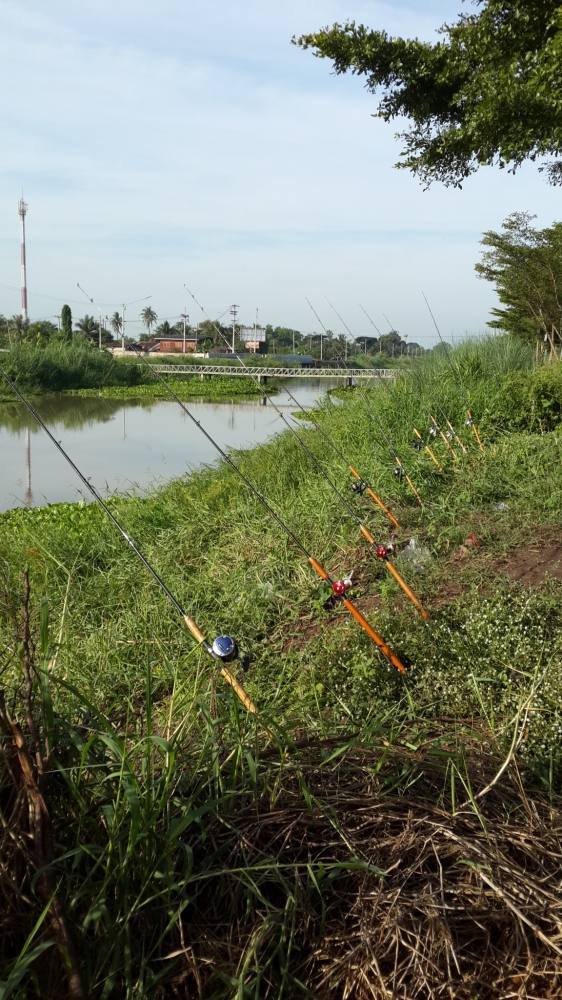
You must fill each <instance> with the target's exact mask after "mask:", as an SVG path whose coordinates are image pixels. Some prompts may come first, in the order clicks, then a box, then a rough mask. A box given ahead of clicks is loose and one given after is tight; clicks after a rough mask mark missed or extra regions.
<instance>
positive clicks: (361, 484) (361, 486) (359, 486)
mask: <svg viewBox="0 0 562 1000" xmlns="http://www.w3.org/2000/svg"><path fill="white" fill-rule="evenodd" d="M351 489H352V490H353V492H354V493H357V495H358V496H360V497H362V496H363V494H364V493H365V492H366V491H367V490H368V489H369V483H366V482H365V480H364V479H359V480H358V481H357V482H355V483H352V484H351Z"/></svg>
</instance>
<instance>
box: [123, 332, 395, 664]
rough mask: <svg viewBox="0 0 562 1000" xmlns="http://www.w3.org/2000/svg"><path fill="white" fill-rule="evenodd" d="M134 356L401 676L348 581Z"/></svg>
mask: <svg viewBox="0 0 562 1000" xmlns="http://www.w3.org/2000/svg"><path fill="white" fill-rule="evenodd" d="M135 353H136V355H137V357H138V358H139V359H140V360H141V361H142V363H143V364H144V365H145V366H146V367H147V368H148V370H149V371H150V372H151V374H152V375H153V377H154V378H155V379H156V380H159V381H160V382H162V384H163V385H164V386H165V388H166V391H167V393H168V395H169V397H170V399H173V400H174V401H175V402H176V403H177V404H178V406H180V407H181V409H182V410H183V412H184V413H185V414H186V416H188V417H189V419H190V420H191V421H192V423H193V424H195V426H196V427H197V428H198V430H199V431H201V433H202V434H203V435H204V436H205V438H206V439H207V441H209V443H210V444H211V445H212V446H213V448H214V449H215V450H216V451H217V452H218V454H219V455H220V456H221V458H222V459H223V460H224V461H225V462H226V464H227V465H228V466H229V467H230V468H231V469H232V470H233V472H235V474H236V475H237V476H238V477H239V478H240V479H241V480H242V482H243V483H244V484H245V485H246V486H247V487H248V489H249V490H250V492H251V493H252V495H253V496H254V497H255V498H256V500H257V501H258V502H259V503H260V504H261V506H262V507H263V508H264V510H266V511H267V513H268V514H269V515H270V516H271V517H272V518H273V519H274V521H275V522H276V524H278V525H279V527H280V528H281V529H282V530H283V531H284V532H285V534H286V535H287V537H288V538H290V540H291V541H292V542H293V543H294V545H295V546H296V547H297V549H298V550H299V551H300V552H302V554H303V555H304V556H305V558H306V559H307V560H308V562H309V564H310V566H311V567H312V569H313V570H314V572H315V573H316V574H317V575H318V576H319V577H320V579H321V580H323V581H324V582H325V583H328V584H329V585H330V587H331V589H332V594H333V596H334V598H335V599H336V600H338V601H340V600H341V602H342V604H343V605H344V607H345V608H346V610H347V611H349V613H350V615H351V616H352V617H353V618H354V619H355V621H357V622H358V623H359V625H360V626H361V628H362V629H363V630H364V631H365V632H366V633H367V635H368V636H369V638H370V639H372V641H373V642H374V643H375V645H376V646H377V647H378V649H379V650H380V651H381V653H382V654H383V656H385V657H386V659H387V660H388V661H389V663H391V664H392V666H393V667H394V668H395V669H396V670H398V672H399V673H404V672H405V669H406V668H405V666H404V664H403V663H402V661H401V660H400V658H399V657H398V656H397V655H396V653H395V652H394V651H393V650H392V649H391V647H390V646H389V645H388V644H387V643H386V642H385V641H384V639H383V638H382V636H380V635H379V633H378V632H377V631H376V630H375V629H374V628H373V626H372V625H370V624H369V622H368V621H367V619H366V618H365V617H364V616H363V615H362V614H361V612H360V611H359V609H358V608H357V607H356V605H355V604H354V603H353V601H350V600H349V598H348V597H346V596H345V595H346V592H347V591H348V590H349V589H350V587H351V586H352V583H351V580H350V579H342V580H334V579H333V578H332V577H331V576H330V574H329V573H328V572H327V570H326V569H325V568H324V567H323V566H322V564H321V563H320V562H319V561H318V560H317V559H316V558H315V557H314V556H313V555H312V553H311V552H309V550H308V549H307V547H306V545H305V544H304V543H303V542H302V541H301V540H300V538H298V536H297V535H296V534H295V532H294V531H293V530H292V528H290V527H289V525H288V524H287V523H286V522H285V521H284V520H283V518H281V517H280V515H279V514H278V513H277V511H276V510H275V508H274V507H273V506H272V504H271V503H270V501H269V500H268V499H267V498H266V497H265V496H264V494H263V493H262V492H261V490H259V489H258V487H257V486H256V485H255V484H254V483H253V482H252V480H251V479H250V478H249V477H248V476H247V475H246V473H245V472H243V471H242V469H241V468H240V466H239V465H237V464H236V462H235V461H234V460H233V459H232V458H231V456H230V455H229V454H228V452H227V451H225V449H224V448H222V447H221V445H220V444H219V443H218V441H215V439H214V438H213V436H212V435H211V434H210V433H209V431H208V430H207V429H206V428H205V427H204V426H203V424H202V423H201V421H199V420H197V418H196V417H195V416H194V415H193V413H192V412H191V410H190V409H189V407H188V406H186V405H185V403H184V402H183V400H182V399H180V397H179V396H178V394H177V392H176V391H175V390H174V389H172V387H171V385H170V384H169V382H168V379H167V378H166V377H165V375H163V374H162V373H161V372H160V371H158V366H157V365H151V364H150V362H149V361H148V360H147V359H146V358H145V357H144V356H143V355H142V354H141V353H140V351H136V350H135Z"/></svg>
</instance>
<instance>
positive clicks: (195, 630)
mask: <svg viewBox="0 0 562 1000" xmlns="http://www.w3.org/2000/svg"><path fill="white" fill-rule="evenodd" d="M183 620H184V622H185V624H186V625H187V628H188V629H189V631H190V632H191V634H192V636H193V638H194V639H195V641H196V642H198V643H199V645H202V646H205V647H206V648H207V649H208V646H207V642H206V641H205V636H204V635H203V633H202V631H201V629H200V628H199V626H198V625H196V624H195V622H194V621H193V618H190V617H189V615H184V618H183ZM219 662H220V661H219ZM220 675H221V677H222V678H223V680H225V681H226V683H227V684H229V685H230V687H231V688H232V690H233V691H234V693H235V695H236V696H237V697H238V698H239V699H240V701H241V702H242V704H243V706H244V708H245V709H246V711H247V712H250V713H251V714H252V715H257V714H258V710H257V708H256V706H255V705H254V703H253V701H252V699H251V698H250V696H249V695H248V694H247V693H246V691H245V690H244V688H243V687H242V685H241V684H239V683H238V681H237V680H236V677H235V676H234V674H232V673H231V672H230V670H228V668H227V667H225V666H224V664H222V665H221V668H220Z"/></svg>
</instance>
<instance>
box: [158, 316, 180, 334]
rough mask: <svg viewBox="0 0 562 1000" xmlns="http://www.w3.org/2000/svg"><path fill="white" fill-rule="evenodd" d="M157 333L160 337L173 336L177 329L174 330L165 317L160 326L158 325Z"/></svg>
mask: <svg viewBox="0 0 562 1000" xmlns="http://www.w3.org/2000/svg"><path fill="white" fill-rule="evenodd" d="M156 333H157V334H158V336H159V337H173V336H174V335H175V334H176V333H177V330H174V329H173V327H172V326H170V324H169V322H168V320H167V319H165V320H164V321H163V322H162V323H160V325H159V326H157V327H156Z"/></svg>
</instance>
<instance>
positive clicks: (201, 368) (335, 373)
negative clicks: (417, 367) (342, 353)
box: [153, 364, 398, 385]
mask: <svg viewBox="0 0 562 1000" xmlns="http://www.w3.org/2000/svg"><path fill="white" fill-rule="evenodd" d="M153 367H154V368H157V369H158V371H159V372H162V373H163V374H167V375H199V377H200V378H204V377H205V376H206V375H234V376H237V377H238V378H240V377H242V378H253V379H258V381H259V382H266V381H267V379H268V378H300V379H303V378H333V379H345V380H346V381H347V383H348V385H351V384H352V383H353V382H355V381H359V380H362V381H371V382H372V381H373V379H376V378H385V379H393V378H396V376H397V375H398V369H396V368H273V367H270V366H269V365H261V366H260V365H248V367H247V368H243V367H242V365H158V364H153Z"/></svg>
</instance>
